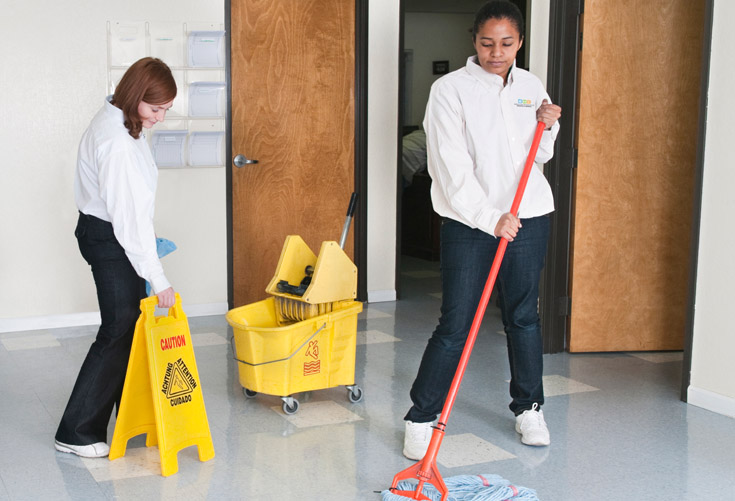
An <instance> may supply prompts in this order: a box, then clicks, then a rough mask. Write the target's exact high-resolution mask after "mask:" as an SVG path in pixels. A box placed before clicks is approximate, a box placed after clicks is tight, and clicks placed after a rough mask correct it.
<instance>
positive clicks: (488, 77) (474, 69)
mask: <svg viewBox="0 0 735 501" xmlns="http://www.w3.org/2000/svg"><path fill="white" fill-rule="evenodd" d="M515 67H516V62H515V61H513V65H512V66H511V67H510V70H508V85H510V84H512V83H513V75H514V72H513V70H514V69H515ZM466 68H467V71H468V72H469V73H470V75H472V76H474V77H475V78H477V79H478V80H480V81H481V82H484V83H487V84H489V85H499V86H500V87H503V77H501V76H500V75H495V74H494V73H490V72H487V71H485V70H484V69H483V68H482V66H480V65H479V63H478V62H477V56H470V57H468V58H467V65H466Z"/></svg>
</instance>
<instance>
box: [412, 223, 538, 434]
mask: <svg viewBox="0 0 735 501" xmlns="http://www.w3.org/2000/svg"><path fill="white" fill-rule="evenodd" d="M521 223H522V225H523V227H522V228H521V229H520V231H519V232H518V236H517V237H516V238H515V239H514V240H513V242H510V243H509V244H508V248H507V250H506V252H505V256H504V258H503V263H502V265H501V267H500V271H499V273H498V278H497V280H496V283H495V288H496V290H497V292H498V300H499V303H500V309H501V314H502V318H503V324H504V326H505V333H506V336H507V343H508V360H509V362H510V396H511V398H512V401H511V403H510V406H509V407H510V410H511V411H513V413H514V414H516V415H517V414H520V413H521V412H523V411H524V410H527V409H530V408H531V407H532V406H533V404H534V403H537V404H538V405H539V406H541V405H542V404H543V403H544V390H543V385H542V380H541V376H542V373H543V359H542V355H543V343H542V338H541V325H540V321H539V316H538V294H539V280H540V278H541V270H542V268H543V266H544V256H545V255H546V244H547V240H548V236H549V218H548V217H546V216H540V217H535V218H530V219H522V220H521ZM499 243H500V239H497V238H495V237H492V236H490V235H488V234H487V233H485V232H483V231H481V230H477V229H472V228H470V227H468V226H466V225H464V224H462V223H459V222H457V221H454V220H451V219H444V221H443V223H442V227H441V278H442V306H441V316H440V318H439V325H437V327H436V329H435V330H434V333H433V334H432V336H431V338H430V339H429V342H428V344H427V346H426V350H425V351H424V356H423V358H422V359H421V365H420V366H419V371H418V375H417V376H416V380H415V381H414V383H413V386H412V388H411V400H412V401H413V406H412V407H411V409H410V410H409V411H408V414H406V417H405V419H406V420H410V421H414V422H417V423H425V422H429V421H433V420H434V419H436V417H437V415H438V414H439V413H440V412H441V410H442V407H443V405H444V401H445V399H446V396H447V393H448V391H449V387H450V386H451V383H452V379H453V378H454V373H455V372H456V370H457V365H458V363H459V359H460V356H461V355H462V350H463V349H464V345H465V341H466V340H467V335H468V334H469V331H470V327H471V325H472V320H473V319H474V316H475V312H476V311H477V306H478V304H479V302H480V297H481V296H482V290H483V288H484V286H485V282H486V281H487V277H488V274H489V272H490V266H491V265H492V261H493V258H494V257H495V251H496V250H497V247H498V244H499Z"/></svg>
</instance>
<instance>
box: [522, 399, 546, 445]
mask: <svg viewBox="0 0 735 501" xmlns="http://www.w3.org/2000/svg"><path fill="white" fill-rule="evenodd" d="M537 409H538V404H533V407H532V408H531V409H529V410H527V411H523V414H519V415H517V416H516V431H517V432H518V433H520V434H521V442H523V443H524V444H526V445H537V446H544V445H549V444H550V443H551V438H550V437H549V429H548V428H547V427H546V421H544V411H542V410H537Z"/></svg>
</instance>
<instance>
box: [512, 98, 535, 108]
mask: <svg viewBox="0 0 735 501" xmlns="http://www.w3.org/2000/svg"><path fill="white" fill-rule="evenodd" d="M515 105H516V106H519V107H521V108H531V107H533V101H531V100H530V99H519V100H518V101H516V102H515Z"/></svg>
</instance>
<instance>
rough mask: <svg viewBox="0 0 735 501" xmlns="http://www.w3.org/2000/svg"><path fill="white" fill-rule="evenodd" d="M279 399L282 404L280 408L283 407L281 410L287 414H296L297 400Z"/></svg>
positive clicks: (297, 408)
mask: <svg viewBox="0 0 735 501" xmlns="http://www.w3.org/2000/svg"><path fill="white" fill-rule="evenodd" d="M281 400H283V405H282V406H281V408H282V409H283V412H285V413H286V414H288V415H289V416H290V415H292V414H296V411H298V410H299V401H298V400H296V399H295V398H293V397H281Z"/></svg>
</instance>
